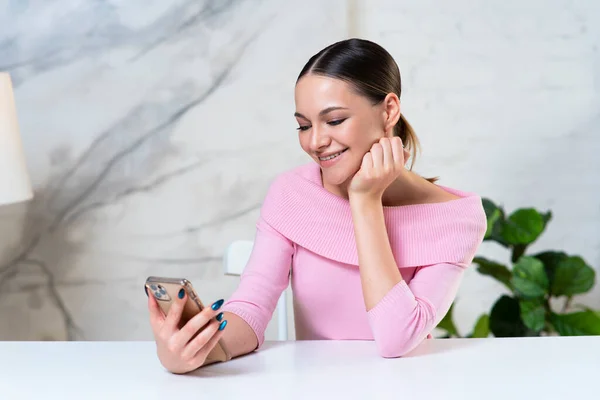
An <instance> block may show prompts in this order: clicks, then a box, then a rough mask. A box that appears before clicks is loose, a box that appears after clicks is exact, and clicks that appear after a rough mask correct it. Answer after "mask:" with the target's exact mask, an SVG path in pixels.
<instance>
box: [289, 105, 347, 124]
mask: <svg viewBox="0 0 600 400" xmlns="http://www.w3.org/2000/svg"><path fill="white" fill-rule="evenodd" d="M347 109H348V108H346V107H340V106H331V107H327V108H324V109H322V110H321V111H320V112H319V116H321V117H322V116H323V115H326V114H329V113H330V112H332V111H336V110H347ZM294 117H298V118H302V119H305V120H307V121H308V118H306V117H305V116H304V115H302V114H300V113H299V112H295V113H294Z"/></svg>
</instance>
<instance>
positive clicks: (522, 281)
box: [511, 256, 549, 298]
mask: <svg viewBox="0 0 600 400" xmlns="http://www.w3.org/2000/svg"><path fill="white" fill-rule="evenodd" d="M512 272H513V276H512V279H511V283H512V285H513V287H514V288H515V290H516V291H517V293H519V294H520V295H521V296H523V297H526V298H535V297H542V296H544V295H545V294H546V293H547V292H548V287H549V282H548V276H547V275H546V271H545V270H544V264H542V262H541V261H540V260H538V259H537V258H535V257H529V256H524V257H521V258H520V259H519V261H518V262H517V263H516V264H515V265H514V267H513V271H512Z"/></svg>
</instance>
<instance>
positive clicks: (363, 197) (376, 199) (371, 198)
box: [348, 193, 383, 211]
mask: <svg viewBox="0 0 600 400" xmlns="http://www.w3.org/2000/svg"><path fill="white" fill-rule="evenodd" d="M381 199H382V195H377V194H370V193H348V200H349V201H350V207H351V208H352V209H353V210H357V211H364V210H365V208H367V209H368V208H372V207H379V206H381V207H382V206H383V205H382V200H381Z"/></svg>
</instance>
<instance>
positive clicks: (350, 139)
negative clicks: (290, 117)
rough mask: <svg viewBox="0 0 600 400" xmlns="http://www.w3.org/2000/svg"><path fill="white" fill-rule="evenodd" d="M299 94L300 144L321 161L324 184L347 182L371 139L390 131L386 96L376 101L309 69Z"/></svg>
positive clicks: (298, 89)
mask: <svg viewBox="0 0 600 400" xmlns="http://www.w3.org/2000/svg"><path fill="white" fill-rule="evenodd" d="M295 99H296V113H295V116H296V120H297V121H298V126H299V128H298V129H299V139H300V145H301V146H302V149H304V151H305V152H306V153H308V155H310V156H311V157H312V158H313V160H315V161H316V162H317V163H318V164H319V165H320V166H321V171H322V176H323V183H324V184H325V185H337V186H339V185H343V184H344V183H346V182H348V180H349V179H350V178H352V177H353V176H354V174H355V173H356V172H357V171H358V170H359V169H360V165H361V163H362V159H363V156H364V155H365V154H366V153H367V152H368V151H369V150H370V149H371V146H372V145H373V143H375V142H377V141H378V140H379V139H380V138H382V137H383V136H384V135H388V136H391V135H392V130H391V129H387V132H386V128H389V125H390V124H388V123H386V121H388V120H389V118H390V114H389V109H388V108H389V107H386V105H385V103H386V101H385V100H384V102H382V103H381V104H378V105H375V106H373V105H372V103H371V102H370V101H369V100H368V99H367V98H365V97H364V96H360V95H358V94H357V93H356V92H355V91H353V90H352V88H351V87H350V85H349V84H348V83H346V82H344V81H342V80H339V79H334V78H329V77H324V76H319V75H312V74H307V75H305V76H303V77H302V78H300V80H299V81H298V83H297V84H296V93H295ZM396 99H397V97H396ZM386 100H387V98H386ZM398 113H399V110H398ZM398 117H399V115H398ZM396 121H397V118H396ZM393 125H395V122H393V124H392V125H391V127H392V128H393Z"/></svg>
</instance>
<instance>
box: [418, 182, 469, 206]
mask: <svg viewBox="0 0 600 400" xmlns="http://www.w3.org/2000/svg"><path fill="white" fill-rule="evenodd" d="M421 196H422V198H421V201H419V203H422V204H423V203H425V204H432V203H445V202H448V201H452V200H458V199H460V196H457V195H455V194H454V193H450V192H448V191H447V190H444V189H442V188H441V187H439V186H438V185H436V184H435V183H431V182H428V181H425V185H424V187H423V191H422V192H421Z"/></svg>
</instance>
